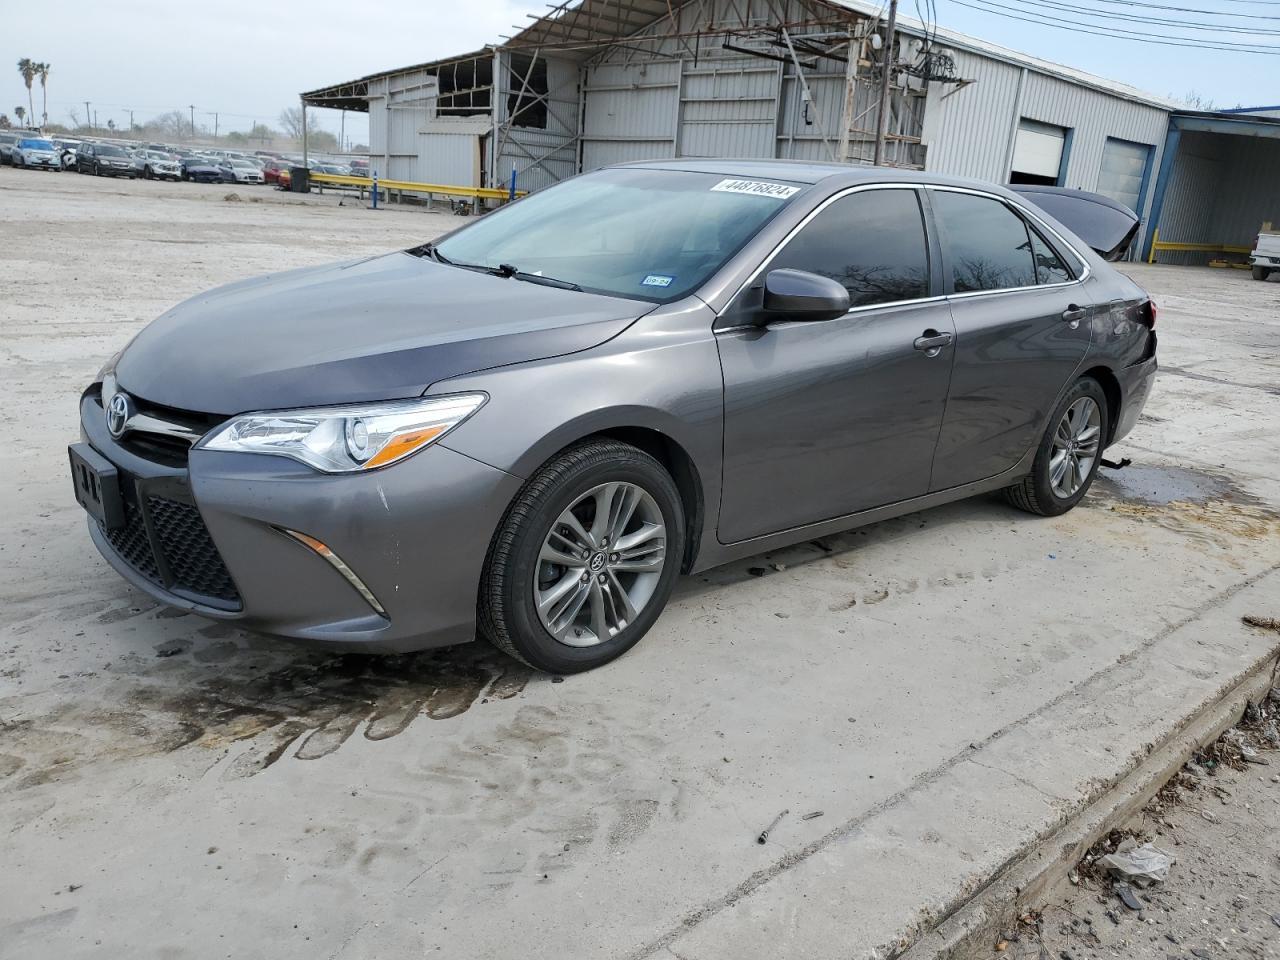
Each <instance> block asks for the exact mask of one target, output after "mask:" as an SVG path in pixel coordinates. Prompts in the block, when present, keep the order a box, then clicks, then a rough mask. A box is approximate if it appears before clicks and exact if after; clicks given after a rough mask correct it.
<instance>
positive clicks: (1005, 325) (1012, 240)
mask: <svg viewBox="0 0 1280 960" xmlns="http://www.w3.org/2000/svg"><path fill="white" fill-rule="evenodd" d="M928 197H929V201H930V205H931V207H932V211H933V217H934V220H935V222H936V223H937V225H938V232H939V235H940V238H941V241H942V249H943V262H944V273H945V276H946V284H947V290H948V293H949V297H948V301H949V303H950V305H951V315H952V319H953V321H954V323H955V331H956V343H955V360H954V366H953V370H952V373H951V387H950V391H949V393H948V395H947V411H946V416H945V418H944V419H943V423H942V431H941V434H940V435H939V437H938V447H937V454H936V455H935V457H934V463H933V479H932V481H931V484H930V490H945V489H947V488H948V487H954V486H958V485H960V484H964V483H969V482H971V481H975V480H984V479H986V478H988V477H993V476H995V475H997V474H999V473H1002V472H1004V471H1005V470H1008V469H1009V468H1010V467H1012V466H1014V465H1015V464H1016V463H1017V462H1018V461H1019V460H1020V459H1021V458H1022V456H1023V454H1025V453H1026V452H1027V451H1028V450H1029V449H1030V448H1031V447H1032V445H1033V444H1035V443H1036V442H1037V440H1038V439H1039V435H1040V430H1041V427H1042V425H1043V423H1044V421H1045V419H1046V418H1047V417H1048V415H1049V412H1050V410H1051V409H1052V407H1053V405H1054V403H1055V402H1056V400H1057V398H1058V396H1059V394H1060V393H1061V391H1062V389H1063V387H1064V386H1065V385H1066V383H1067V381H1068V380H1069V379H1070V378H1071V377H1072V376H1073V375H1074V373H1075V371H1076V368H1077V367H1078V366H1079V364H1080V361H1081V360H1082V359H1083V357H1084V355H1085V352H1086V351H1087V350H1088V348H1089V337H1090V329H1091V324H1090V317H1091V311H1092V305H1091V304H1090V303H1088V302H1086V301H1085V299H1084V298H1085V296H1086V292H1085V289H1084V285H1083V284H1082V283H1081V282H1080V281H1081V278H1082V274H1083V272H1084V270H1085V269H1086V268H1085V265H1084V264H1083V263H1082V262H1081V261H1079V260H1078V259H1077V258H1075V257H1072V256H1071V255H1070V253H1069V250H1068V249H1067V248H1066V247H1065V245H1062V244H1061V241H1060V240H1058V241H1056V243H1055V244H1053V245H1051V244H1050V243H1049V241H1048V240H1047V239H1046V237H1047V236H1049V234H1048V233H1047V231H1042V229H1041V227H1040V226H1039V225H1036V224H1035V223H1034V222H1029V221H1028V220H1027V219H1026V218H1024V216H1023V215H1022V213H1021V212H1019V211H1017V210H1016V209H1015V208H1014V207H1013V206H1011V205H1009V204H1007V203H1005V202H1004V201H1003V200H1002V199H1000V198H998V197H995V196H991V195H988V194H982V193H978V192H975V191H969V190H961V189H952V188H944V187H930V188H929V190H928ZM1057 246H1061V249H1055V247H1057Z"/></svg>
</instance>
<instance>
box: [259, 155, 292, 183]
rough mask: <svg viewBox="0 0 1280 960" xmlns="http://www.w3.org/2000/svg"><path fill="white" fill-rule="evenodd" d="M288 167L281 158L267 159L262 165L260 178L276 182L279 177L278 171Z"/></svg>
mask: <svg viewBox="0 0 1280 960" xmlns="http://www.w3.org/2000/svg"><path fill="white" fill-rule="evenodd" d="M288 169H289V165H288V164H287V163H285V162H284V161H282V160H270V159H269V160H267V161H266V162H265V163H263V165H262V179H263V181H264V182H266V183H276V182H277V181H278V180H279V179H280V171H281V170H285V171H287V170H288Z"/></svg>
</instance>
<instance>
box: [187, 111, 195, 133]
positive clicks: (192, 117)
mask: <svg viewBox="0 0 1280 960" xmlns="http://www.w3.org/2000/svg"><path fill="white" fill-rule="evenodd" d="M187 107H188V109H190V110H191V139H192V140H194V139H195V138H196V105H195V104H194V103H189V104H187Z"/></svg>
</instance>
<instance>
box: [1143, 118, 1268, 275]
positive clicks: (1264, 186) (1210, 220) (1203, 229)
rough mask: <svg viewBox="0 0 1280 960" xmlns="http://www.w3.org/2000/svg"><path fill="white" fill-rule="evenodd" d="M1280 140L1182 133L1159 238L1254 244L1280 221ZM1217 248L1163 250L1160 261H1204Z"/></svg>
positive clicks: (1239, 244) (1195, 241) (1179, 240)
mask: <svg viewBox="0 0 1280 960" xmlns="http://www.w3.org/2000/svg"><path fill="white" fill-rule="evenodd" d="M1278 172H1280V140H1268V139H1263V138H1257V137H1244V136H1232V135H1230V134H1220V133H1203V132H1198V131H1189V132H1186V133H1183V134H1182V136H1181V140H1180V142H1179V144H1178V155H1177V158H1176V159H1175V161H1174V165H1173V173H1172V175H1171V177H1170V180H1169V186H1168V187H1167V189H1166V192H1165V198H1164V209H1163V210H1161V212H1160V239H1161V240H1167V241H1170V242H1173V243H1222V244H1228V245H1230V246H1249V245H1251V244H1252V243H1253V240H1254V237H1255V236H1256V235H1257V233H1258V228H1259V227H1260V226H1261V225H1262V224H1263V222H1265V221H1267V220H1270V221H1271V222H1272V223H1275V224H1280V177H1278V176H1277V173H1278ZM1216 256H1218V255H1217V254H1213V253H1199V252H1173V251H1161V252H1160V254H1159V255H1158V259H1159V261H1160V262H1161V263H1175V264H1204V263H1207V262H1208V261H1209V260H1210V259H1212V258H1214V257H1216Z"/></svg>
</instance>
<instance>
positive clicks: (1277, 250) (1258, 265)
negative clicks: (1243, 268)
mask: <svg viewBox="0 0 1280 960" xmlns="http://www.w3.org/2000/svg"><path fill="white" fill-rule="evenodd" d="M1270 226H1271V224H1269V223H1268V224H1266V225H1265V226H1264V227H1263V229H1262V230H1261V231H1260V232H1259V233H1258V239H1257V240H1255V241H1254V242H1253V253H1251V254H1249V265H1250V266H1251V267H1252V268H1253V279H1255V280H1265V279H1267V277H1269V276H1271V274H1273V273H1280V231H1276V230H1271V229H1268V228H1269V227H1270Z"/></svg>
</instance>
